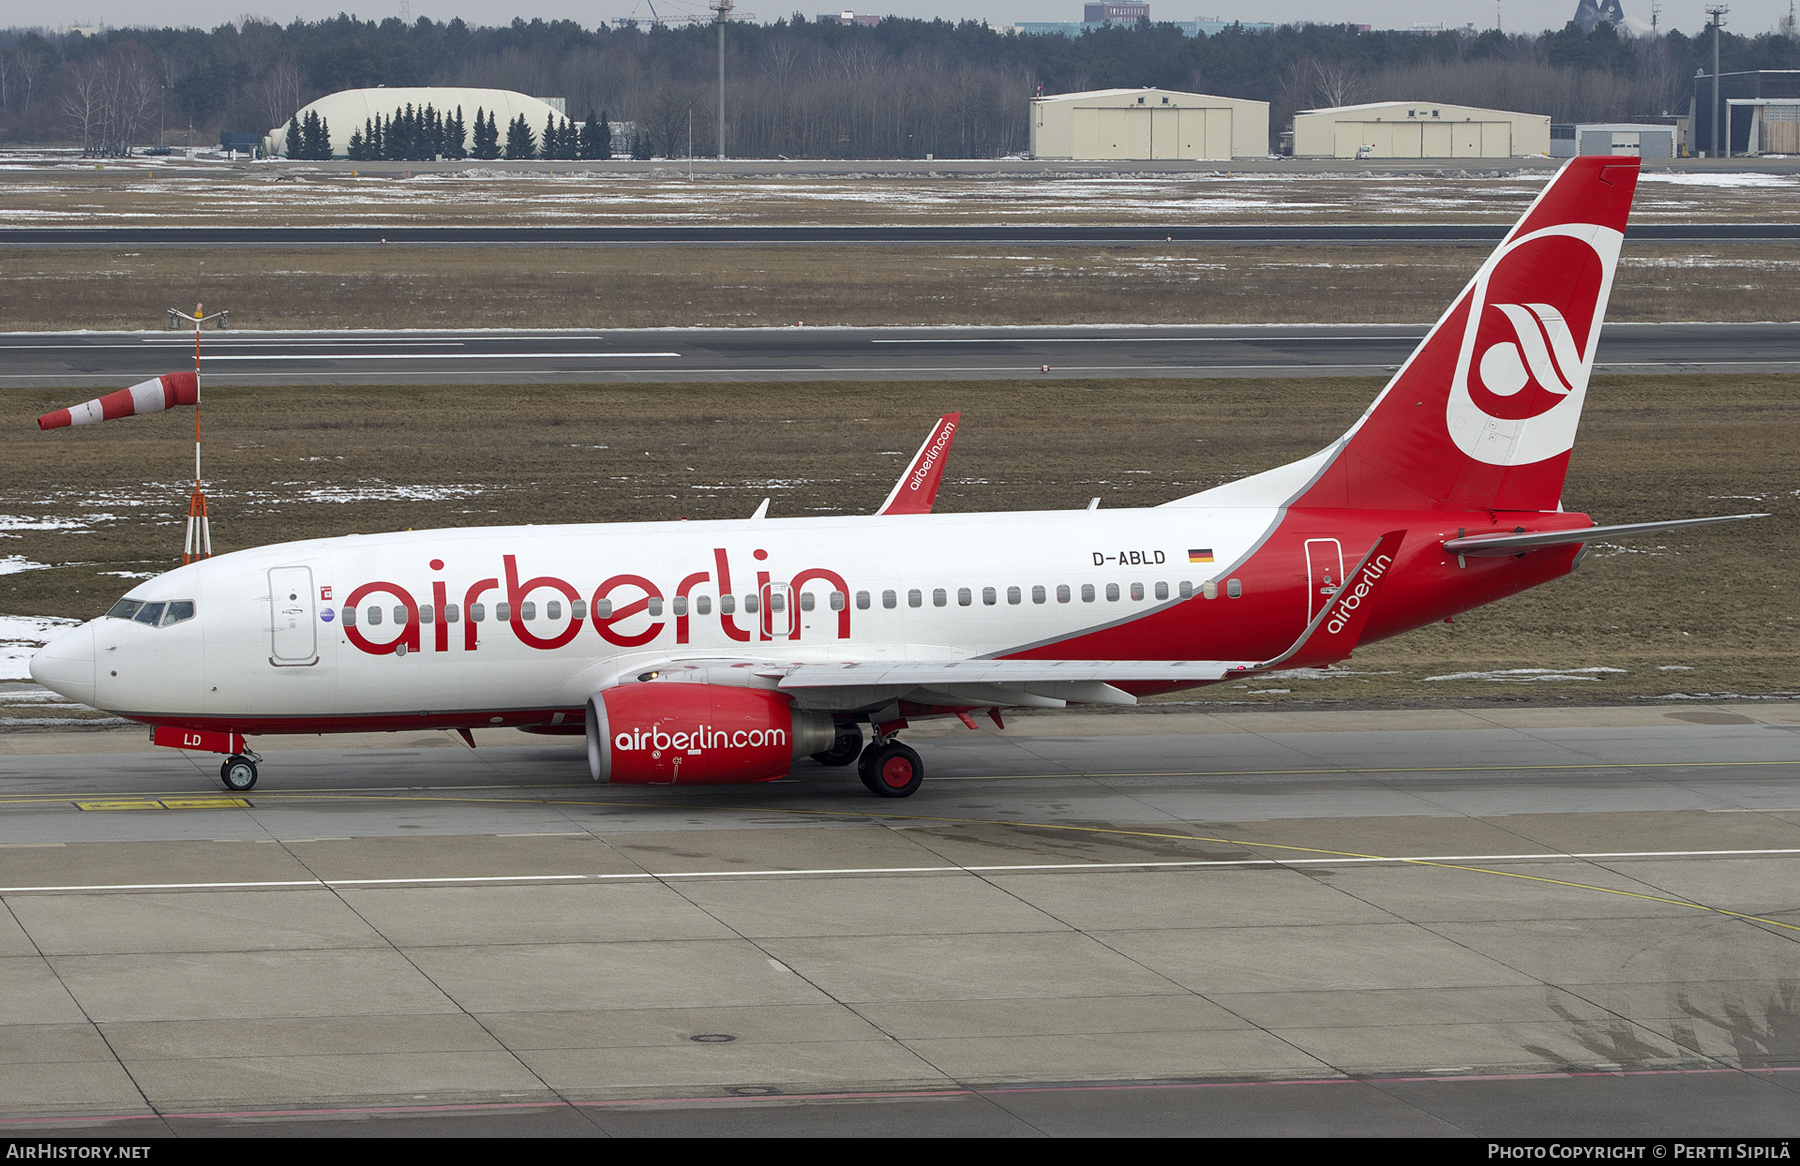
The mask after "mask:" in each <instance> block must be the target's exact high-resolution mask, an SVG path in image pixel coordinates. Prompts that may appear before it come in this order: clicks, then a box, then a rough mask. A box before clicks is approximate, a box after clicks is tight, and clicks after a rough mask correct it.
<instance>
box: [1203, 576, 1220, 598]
mask: <svg viewBox="0 0 1800 1166" xmlns="http://www.w3.org/2000/svg"><path fill="white" fill-rule="evenodd" d="M1200 594H1202V595H1204V596H1206V598H1208V599H1217V598H1218V597H1219V581H1218V580H1217V579H1208V580H1207V581H1206V582H1204V583H1202V584H1200Z"/></svg>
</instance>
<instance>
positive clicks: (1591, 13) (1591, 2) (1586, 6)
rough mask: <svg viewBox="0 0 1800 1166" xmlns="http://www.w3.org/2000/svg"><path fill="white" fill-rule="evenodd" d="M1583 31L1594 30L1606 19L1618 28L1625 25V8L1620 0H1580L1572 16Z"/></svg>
mask: <svg viewBox="0 0 1800 1166" xmlns="http://www.w3.org/2000/svg"><path fill="white" fill-rule="evenodd" d="M1570 19H1572V20H1573V21H1574V22H1575V23H1576V24H1577V25H1579V26H1580V28H1581V31H1582V32H1593V31H1594V30H1595V29H1596V28H1598V27H1600V23H1601V22H1602V21H1605V22H1607V23H1609V24H1611V25H1613V26H1614V27H1616V28H1623V27H1625V9H1624V7H1623V6H1622V5H1620V3H1619V0H1580V2H1579V3H1577V4H1576V5H1575V15H1574V16H1573V17H1571V18H1570Z"/></svg>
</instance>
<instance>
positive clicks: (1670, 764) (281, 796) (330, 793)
mask: <svg viewBox="0 0 1800 1166" xmlns="http://www.w3.org/2000/svg"><path fill="white" fill-rule="evenodd" d="M152 756H157V755H155V754H152ZM1777 765H1800V758H1791V759H1775V760H1768V761H1647V762H1592V763H1582V764H1570V765H1421V766H1409V767H1404V768H1385V769H1359V768H1354V767H1349V766H1338V767H1324V768H1316V769H1207V770H1200V769H1195V770H1180V769H1171V770H1143V771H1138V772H1131V773H1105V774H1093V773H1083V772H1080V771H1075V772H1066V771H1065V772H1062V773H971V774H948V775H943V776H938V777H933V778H932V780H933V781H1021V780H1040V779H1043V778H1047V777H1084V778H1105V779H1108V780H1111V779H1114V778H1120V777H1306V776H1309V775H1315V774H1342V775H1345V776H1352V775H1357V774H1384V773H1554V772H1566V771H1571V770H1592V769H1622V770H1647V769H1746V768H1758V767H1766V766H1777ZM770 784H772V785H779V784H785V783H783V782H772V783H770ZM469 788H473V789H483V788H485V789H498V788H507V787H502V786H474V787H468V786H424V787H408V789H407V791H406V792H404V793H401V792H389V791H390V790H392V787H389V790H382V789H373V790H371V789H327V790H271V791H266V792H265V791H258V792H256V793H254V794H251V795H249V796H251V797H255V798H260V799H263V800H265V801H275V800H280V801H307V800H312V799H323V798H368V799H380V800H392V801H399V800H421V801H445V800H456V801H519V800H532V799H518V798H479V799H477V798H449V799H447V798H430V797H427V798H420V797H415V796H414V795H413V794H412V790H413V789H424V790H433V789H440V790H456V789H469ZM525 788H526V789H531V788H533V787H530V786H527V787H525ZM536 788H540V789H545V790H570V789H588V788H596V789H597V788H598V787H594V786H592V783H589V784H588V785H581V784H576V785H553V786H540V787H536ZM194 796H197V795H195V794H194V793H193V791H191V790H189V791H182V792H179V793H151V792H128V793H117V794H96V795H92V796H91V797H89V798H83V800H93V801H113V800H120V801H123V800H128V799H132V798H141V799H145V800H156V799H161V798H180V797H194ZM219 796H224V795H219ZM74 800H75V799H74V798H73V797H71V796H70V795H69V794H66V793H54V794H50V793H46V794H26V795H23V796H17V797H10V798H0V806H6V805H35V804H42V803H51V804H54V803H59V802H71V801H74ZM626 804H638V805H648V804H661V803H626ZM735 808H741V809H754V810H758V811H776V812H783V813H786V812H791V811H784V810H781V808H780V807H776V806H755V807H735Z"/></svg>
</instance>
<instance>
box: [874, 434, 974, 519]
mask: <svg viewBox="0 0 1800 1166" xmlns="http://www.w3.org/2000/svg"><path fill="white" fill-rule="evenodd" d="M960 424H962V414H961V413H946V414H944V415H943V416H942V417H939V418H938V420H937V424H936V425H933V426H932V427H931V432H930V433H928V434H926V435H925V444H923V445H921V446H920V447H919V452H918V453H916V454H914V455H913V460H912V461H911V462H909V463H908V464H907V467H906V472H905V473H903V474H901V475H900V480H899V481H898V482H895V483H894V488H893V489H892V490H890V491H888V496H887V500H886V501H885V502H883V503H882V504H881V508H880V509H879V510H877V511H875V513H876V514H930V513H931V505H932V503H933V502H936V501H937V492H938V486H939V485H941V484H942V483H943V480H944V465H945V463H946V462H948V461H949V460H950V443H951V442H953V441H955V440H956V427H957V426H958V425H960Z"/></svg>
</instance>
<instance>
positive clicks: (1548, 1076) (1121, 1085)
mask: <svg viewBox="0 0 1800 1166" xmlns="http://www.w3.org/2000/svg"><path fill="white" fill-rule="evenodd" d="M1795 1072H1800V1065H1769V1066H1759V1067H1756V1068H1745V1067H1740V1066H1732V1065H1724V1066H1695V1067H1691V1068H1668V1069H1571V1070H1563V1071H1559V1072H1540V1073H1433V1072H1422V1073H1413V1074H1393V1075H1382V1076H1365V1075H1361V1074H1349V1073H1346V1074H1344V1075H1342V1076H1338V1077H1318V1076H1313V1077H1278V1078H1272V1079H1264V1080H1254V1079H1252V1080H1242V1079H1238V1080H1224V1081H1204V1080H1203V1081H1154V1080H1152V1081H1059V1082H1047V1083H1044V1084H1030V1083H1025V1082H1020V1083H1017V1084H1001V1083H995V1084H985V1085H964V1084H961V1083H958V1084H954V1085H951V1086H949V1087H947V1088H935V1089H934V1088H924V1089H870V1090H840V1091H836V1092H818V1093H754V1094H744V1095H739V1094H723V1095H721V1094H709V1095H704V1096H695V1097H616V1098H595V1099H590V1100H583V1101H576V1100H569V1099H564V1098H554V1097H547V1098H544V1099H543V1100H541V1101H485V1102H463V1103H454V1102H453V1103H447V1104H437V1105H430V1104H427V1105H360V1106H339V1107H325V1106H319V1107H311V1108H289V1109H240V1110H175V1109H167V1110H165V1109H161V1108H153V1109H152V1110H151V1111H150V1112H147V1113H145V1112H139V1113H111V1114H102V1113H95V1114H46V1115H43V1116H38V1117H5V1118H0V1126H20V1125H52V1124H71V1123H87V1122H100V1121H144V1120H184V1121H201V1120H206V1119H222V1118H259V1117H260V1118H277V1117H329V1116H343V1115H350V1114H407V1113H469V1112H482V1111H487V1112H493V1111H501V1110H520V1109H562V1108H565V1107H566V1108H575V1109H601V1108H606V1109H624V1108H629V1107H631V1106H693V1107H696V1108H699V1107H703V1106H704V1107H713V1106H730V1107H734V1108H735V1107H738V1106H742V1105H750V1104H757V1103H764V1102H776V1103H780V1102H786V1103H790V1104H791V1103H793V1102H796V1101H882V1100H895V1099H905V1098H916V1099H919V1100H936V1099H946V1100H948V1099H953V1098H957V1097H983V1096H989V1095H996V1094H1011V1093H1098V1092H1124V1091H1127V1090H1134V1089H1138V1090H1159V1091H1163V1090H1176V1089H1249V1088H1256V1087H1259V1086H1261V1087H1266V1086H1290V1085H1375V1086H1380V1085H1422V1084H1428V1083H1429V1084H1457V1083H1471V1082H1472V1083H1476V1084H1480V1083H1484V1082H1493V1081H1568V1080H1579V1079H1585V1078H1595V1077H1600V1078H1624V1077H1682V1076H1705V1075H1710V1076H1717V1075H1720V1074H1726V1073H1730V1074H1742V1075H1746V1076H1756V1075H1759V1074H1764V1073H1771V1074H1772V1073H1795Z"/></svg>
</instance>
